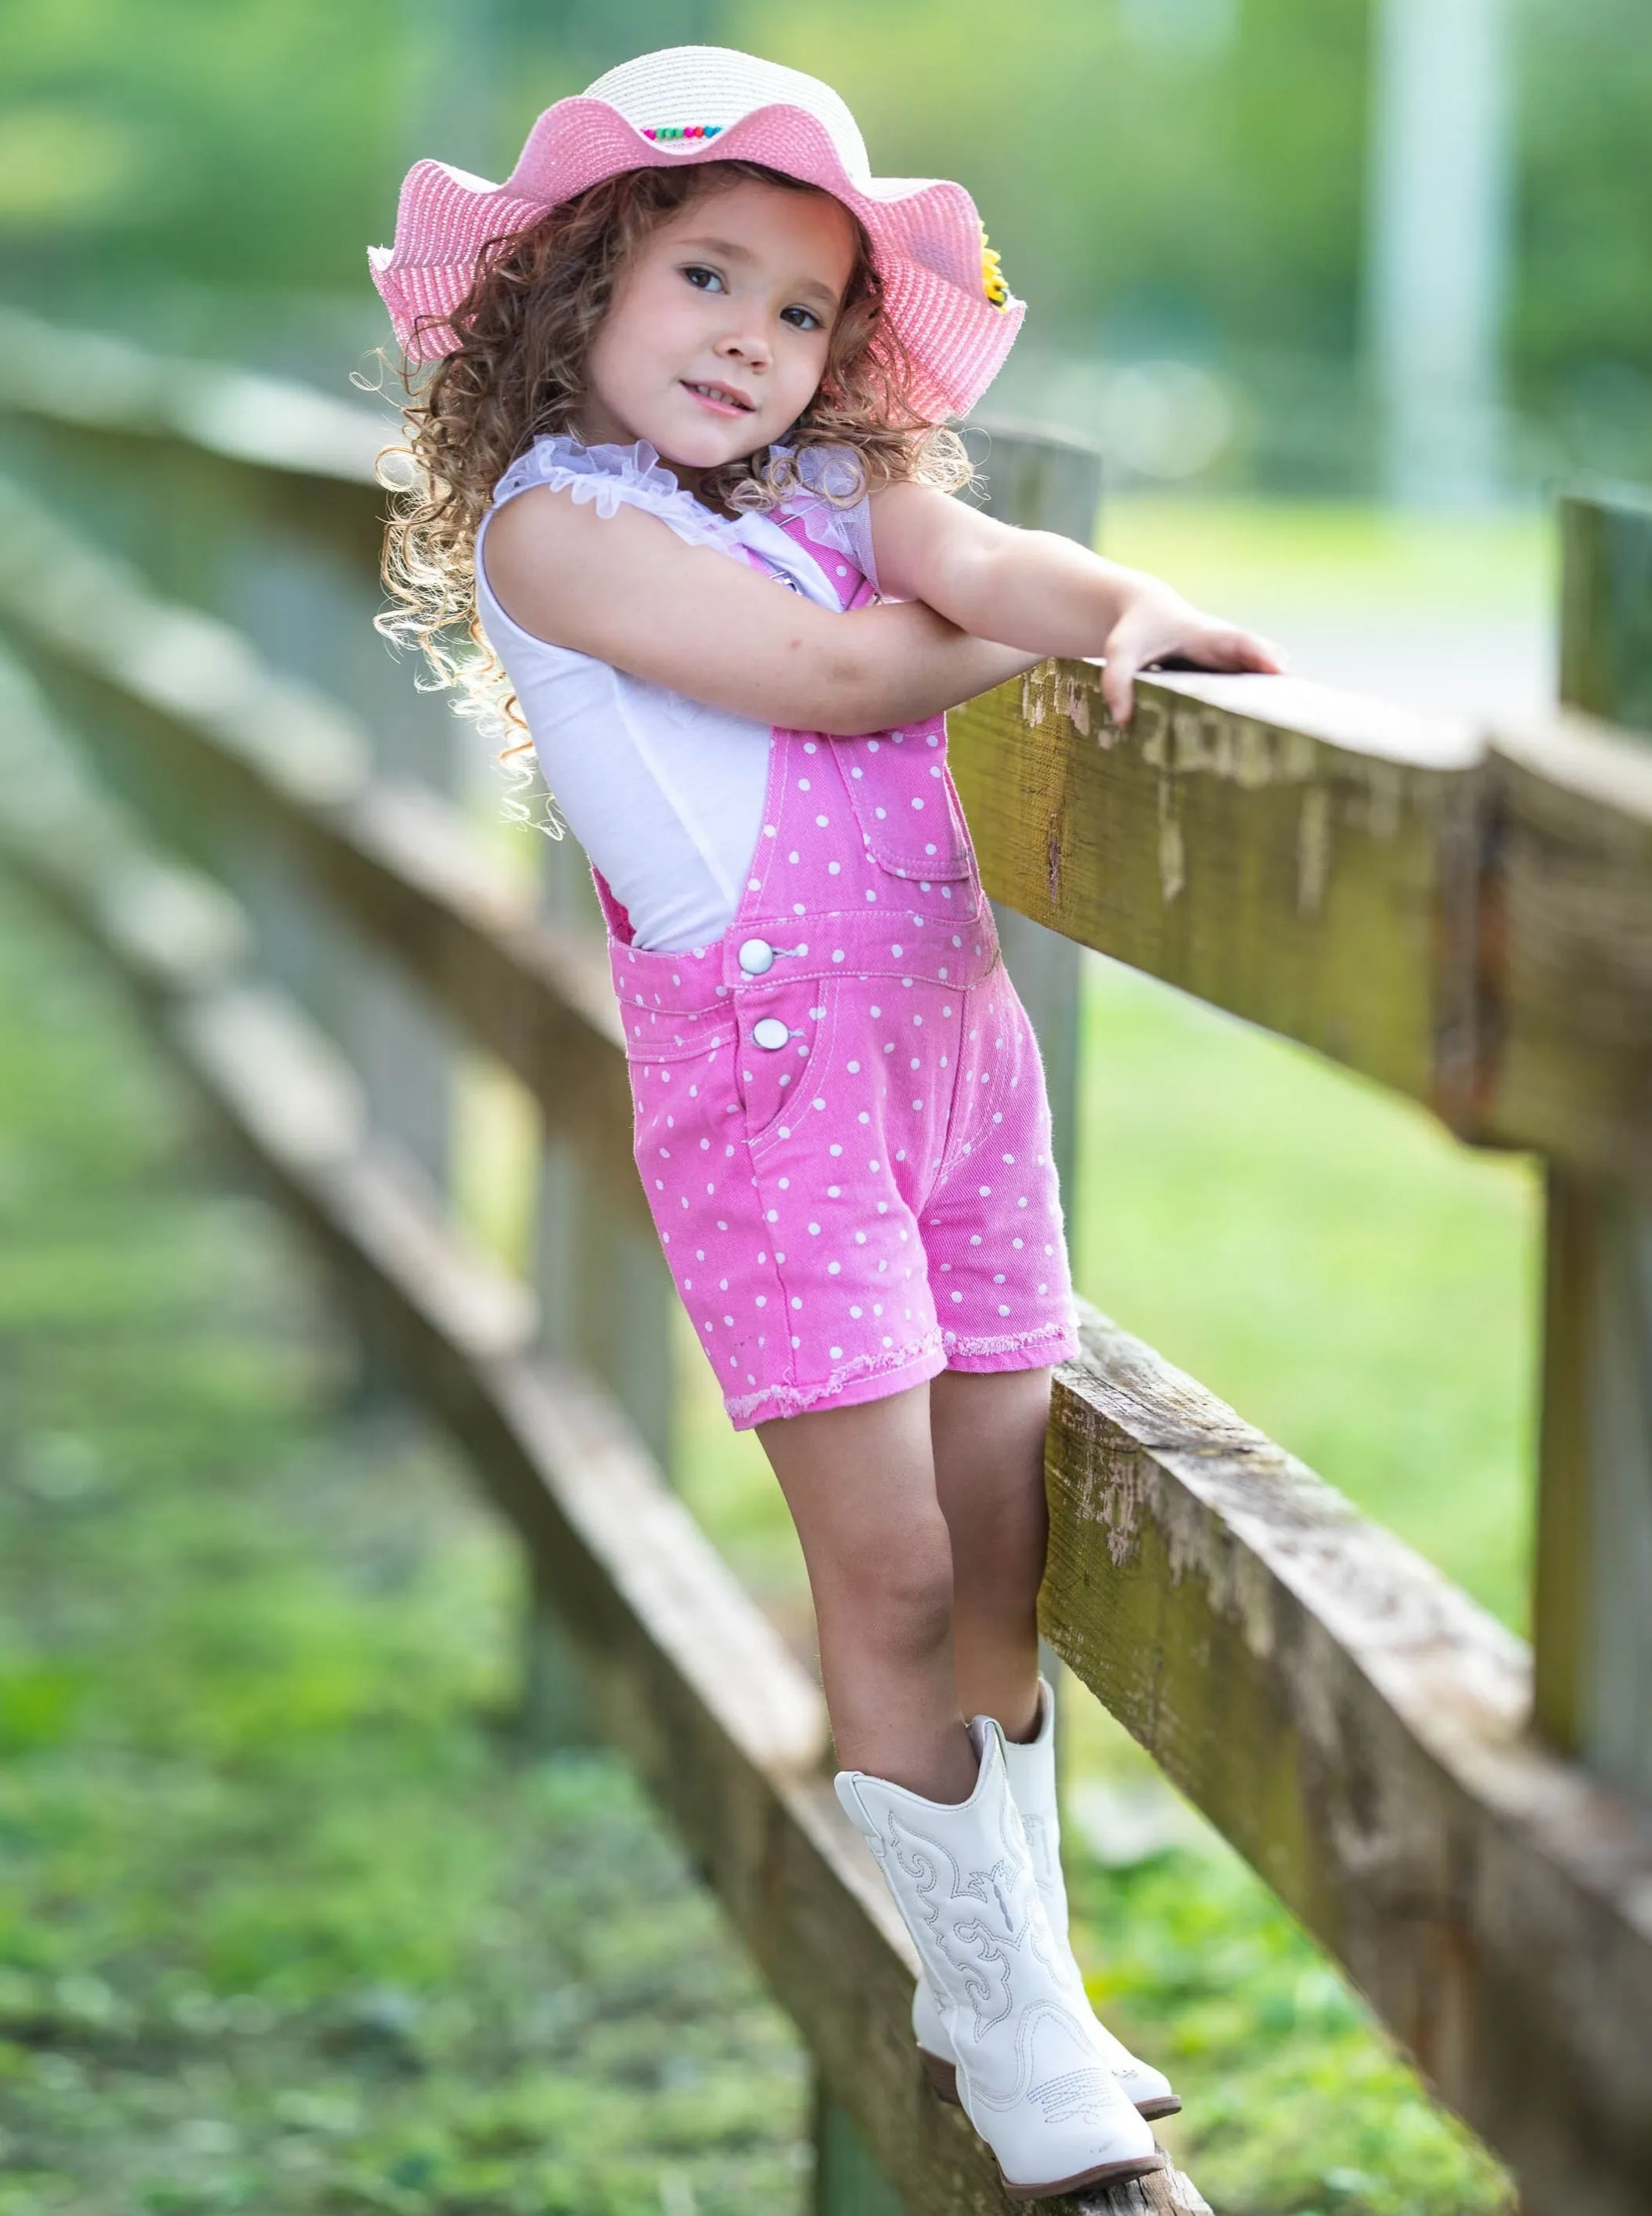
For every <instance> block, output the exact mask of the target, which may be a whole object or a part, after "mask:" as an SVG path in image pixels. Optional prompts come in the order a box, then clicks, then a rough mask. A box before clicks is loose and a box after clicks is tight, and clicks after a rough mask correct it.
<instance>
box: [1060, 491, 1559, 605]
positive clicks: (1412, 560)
mask: <svg viewBox="0 0 1652 2216" xmlns="http://www.w3.org/2000/svg"><path fill="white" fill-rule="evenodd" d="M1100 545H1101V550H1102V552H1103V553H1104V554H1106V555H1108V557H1110V558H1111V559H1112V560H1114V561H1115V562H1127V563H1131V564H1133V566H1134V567H1136V568H1138V569H1150V570H1151V571H1153V572H1154V573H1155V574H1157V575H1158V576H1163V577H1168V578H1169V579H1170V581H1171V582H1172V583H1174V584H1175V585H1176V587H1177V588H1178V589H1179V590H1180V591H1182V592H1184V593H1186V594H1188V598H1189V599H1191V600H1199V601H1206V602H1208V603H1209V604H1210V605H1212V606H1223V605H1225V604H1226V603H1227V601H1228V600H1230V598H1231V597H1232V596H1235V595H1239V594H1243V595H1244V597H1245V598H1246V599H1248V600H1258V601H1263V602H1267V603H1268V604H1270V605H1274V606H1289V607H1292V608H1294V609H1295V610H1296V611H1297V612H1299V613H1302V614H1306V613H1309V612H1322V613H1323V612H1336V611H1344V612H1345V611H1358V612H1365V613H1369V612H1371V611H1372V610H1373V608H1376V609H1379V610H1380V612H1382V613H1383V614H1384V615H1385V616H1391V615H1392V614H1394V613H1395V612H1406V611H1408V610H1416V609H1422V610H1425V611H1427V612H1429V613H1431V614H1435V615H1437V614H1439V613H1440V612H1442V611H1446V610H1449V611H1451V612H1455V613H1457V614H1459V615H1464V616H1472V615H1475V614H1485V613H1487V612H1495V613H1496V614H1499V615H1501V616H1504V617H1514V618H1515V619H1519V620H1520V621H1522V622H1524V623H1526V624H1528V625H1532V627H1534V628H1536V629H1539V630H1542V629H1546V628H1547V626H1548V625H1549V623H1550V621H1551V612H1552V610H1553V608H1554V606H1555V605H1556V601H1557V589H1558V588H1557V582H1556V562H1555V530H1554V525H1553V521H1552V520H1551V517H1550V516H1548V515H1547V514H1545V513H1543V512H1542V511H1540V510H1536V509H1533V510H1530V511H1525V510H1522V511H1517V512H1514V513H1508V512H1502V511H1498V512H1495V513H1492V514H1485V515H1473V514H1463V515H1452V514H1432V513H1430V514H1416V515H1408V514H1404V513H1403V512H1402V511H1398V510H1395V509H1391V508H1358V507H1353V506H1348V505H1343V504H1341V503H1338V502H1306V501H1297V502H1293V501H1232V502H1219V501H1203V500H1186V499H1183V500H1176V499H1165V498H1163V497H1158V498H1153V497H1151V496H1134V497H1126V498H1123V499H1112V498H1109V499H1108V501H1107V502H1105V503H1104V505H1103V507H1102V528H1101V532H1100Z"/></svg>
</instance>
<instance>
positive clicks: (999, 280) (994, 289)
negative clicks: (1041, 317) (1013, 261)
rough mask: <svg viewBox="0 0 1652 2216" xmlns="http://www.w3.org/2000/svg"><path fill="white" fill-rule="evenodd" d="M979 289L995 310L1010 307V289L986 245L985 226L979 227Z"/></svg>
mask: <svg viewBox="0 0 1652 2216" xmlns="http://www.w3.org/2000/svg"><path fill="white" fill-rule="evenodd" d="M981 289H982V291H983V292H985V293H986V297H987V299H989V300H990V301H991V302H992V305H993V306H994V307H995V308H1007V307H1008V306H1009V305H1010V287H1009V286H1007V285H1006V284H1005V283H1004V272H1003V270H1002V269H1000V268H999V267H998V255H996V254H995V253H994V251H993V250H992V248H991V247H990V246H989V245H988V244H987V243H986V225H985V224H983V225H981Z"/></svg>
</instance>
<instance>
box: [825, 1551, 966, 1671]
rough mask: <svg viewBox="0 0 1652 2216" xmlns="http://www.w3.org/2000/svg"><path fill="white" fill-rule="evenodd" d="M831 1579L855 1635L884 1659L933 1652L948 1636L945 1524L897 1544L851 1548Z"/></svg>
mask: <svg viewBox="0 0 1652 2216" xmlns="http://www.w3.org/2000/svg"><path fill="white" fill-rule="evenodd" d="M838 1569H839V1576H838V1579H834V1580H833V1583H834V1585H837V1587H838V1593H839V1595H840V1597H841V1603H842V1606H843V1612H844V1613H845V1614H846V1615H848V1616H851V1617H852V1618H853V1619H854V1625H855V1633H854V1635H855V1636H856V1638H857V1640H860V1641H862V1642H863V1644H865V1645H866V1646H868V1647H873V1648H875V1649H876V1650H877V1652H878V1653H880V1654H881V1655H882V1656H883V1657H884V1658H885V1659H890V1660H897V1659H900V1660H909V1661H911V1660H918V1659H922V1658H924V1657H925V1656H927V1655H930V1654H933V1653H936V1652H937V1650H938V1649H939V1648H940V1647H943V1646H944V1645H945V1643H946V1641H947V1640H949V1639H950V1637H951V1636H952V1613H953V1574H952V1550H951V1546H950V1543H949V1539H948V1536H947V1529H946V1525H945V1523H943V1522H942V1520H941V1519H940V1518H939V1517H937V1519H936V1523H935V1526H934V1528H933V1529H932V1530H924V1532H922V1533H919V1534H917V1535H909V1536H907V1537H906V1539H905V1540H904V1542H903V1543H902V1544H901V1545H900V1547H899V1548H878V1549H875V1550H874V1549H870V1548H869V1549H866V1550H860V1549H857V1550H856V1553H855V1557H854V1559H853V1560H849V1561H845V1562H844V1563H842V1564H840V1565H839V1566H838Z"/></svg>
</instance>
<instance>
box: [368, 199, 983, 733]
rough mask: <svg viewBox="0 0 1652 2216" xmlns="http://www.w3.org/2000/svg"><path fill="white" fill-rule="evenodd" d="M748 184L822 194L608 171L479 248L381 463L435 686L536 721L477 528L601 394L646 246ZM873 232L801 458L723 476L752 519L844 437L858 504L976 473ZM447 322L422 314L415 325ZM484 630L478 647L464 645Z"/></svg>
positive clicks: (386, 617)
mask: <svg viewBox="0 0 1652 2216" xmlns="http://www.w3.org/2000/svg"><path fill="white" fill-rule="evenodd" d="M743 178H752V179H756V180H758V182H762V183H765V184H771V185H779V186H782V187H784V188H786V189H788V190H789V191H795V192H813V191H814V190H816V189H817V188H815V187H814V186H812V185H806V184H803V183H801V182H800V181H799V180H798V179H796V178H795V177H789V176H786V175H783V173H782V172H781V171H779V170H777V169H767V168H765V167H763V166H761V165H759V164H758V163H753V162H706V163H696V164H695V165H694V166H693V167H691V168H685V169H627V170H623V171H622V172H621V173H620V174H619V175H617V176H612V177H605V178H604V179H603V180H602V181H601V182H599V183H597V184H594V185H592V186H590V187H589V188H587V189H586V191H584V192H582V193H579V194H575V196H574V198H573V199H572V200H564V201H563V202H562V203H561V204H560V205H559V206H556V207H553V208H551V209H550V210H549V211H548V212H546V213H545V214H544V215H543V216H541V217H540V218H539V219H538V220H537V222H535V223H533V224H531V225H529V226H528V227H527V228H526V229H525V230H523V231H515V232H513V233H511V234H509V235H508V236H506V237H499V238H494V239H490V240H489V241H488V243H487V244H486V245H485V246H484V247H483V248H482V251H481V253H480V254H479V255H478V256H477V259H476V280H475V282H474V283H473V284H472V286H471V287H470V291H469V292H467V293H466V295H465V297H464V299H463V300H462V301H461V302H460V304H459V305H458V308H457V309H455V311H453V314H452V316H451V318H450V319H449V321H450V322H451V329H452V330H453V333H454V334H455V335H456V336H457V338H458V346H457V348H454V350H453V351H452V352H451V353H449V354H445V355H444V356H443V358H442V359H441V360H439V361H438V362H437V363H436V365H435V366H434V367H433V370H432V371H431V372H429V374H428V376H427V378H426V379H425V380H424V382H423V383H422V385H417V384H415V373H414V372H413V371H412V369H411V368H410V367H409V366H408V364H407V363H406V362H403V363H402V366H401V368H400V371H399V375H400V378H401V382H402V390H403V391H404V392H405V393H406V395H407V398H406V400H405V402H404V403H403V409H402V413H403V416H404V419H405V422H406V424H407V440H406V443H405V445H402V446H392V447H390V448H387V449H386V451H385V453H384V455H383V456H381V458H380V470H379V477H380V482H381V483H384V484H385V485H386V486H387V487H388V488H389V489H390V490H391V492H392V493H393V495H394V498H393V500H392V502H391V510H390V520H389V523H388V526H387V527H386V531H385V538H384V583H385V587H386V588H387V590H388V592H389V594H390V598H391V600H392V602H393V603H394V605H393V606H390V607H389V608H387V609H385V610H384V612H382V613H381V614H380V615H379V616H378V617H377V618H376V619H375V620H376V623H377V625H378V629H379V630H380V631H382V632H383V633H384V636H385V637H387V638H389V639H390V640H391V641H392V642H393V643H396V644H397V645H400V646H415V647H417V648H419V649H421V650H422V652H423V654H424V656H425V657H426V659H427V662H428V663H429V666H430V669H431V672H432V673H433V674H432V675H431V676H429V677H427V679H426V680H425V681H426V683H427V684H428V685H431V686H433V687H435V688H439V687H442V686H457V687H458V688H460V689H461V690H462V692H463V693H464V695H465V696H466V698H465V700H464V703H463V704H462V705H463V706H464V709H465V710H466V711H468V712H470V713H472V714H475V715H477V716H479V717H482V719H483V720H484V721H488V722H492V723H495V725H496V726H497V725H502V726H504V727H505V729H507V730H508V729H511V728H512V727H513V728H514V729H515V730H517V731H521V730H523V729H524V728H525V727H524V725H523V721H522V717H521V714H520V712H519V710H518V707H517V705H516V701H515V699H514V698H513V695H512V694H511V692H510V689H509V684H508V680H507V679H506V676H505V673H504V671H503V669H502V668H501V666H500V663H499V661H498V659H497V657H496V656H494V652H493V650H492V649H491V647H490V646H489V645H488V640H487V637H486V636H485V634H484V633H483V632H482V629H481V627H480V625H479V624H478V622H477V619H476V570H475V556H476V532H477V528H478V526H480V524H481V522H482V518H483V517H484V516H485V515H486V514H487V512H488V505H489V502H491V500H492V498H493V493H494V486H495V485H496V484H497V483H498V482H499V480H500V478H501V477H502V476H503V475H504V473H505V471H507V469H508V468H509V467H510V465H511V464H512V463H513V461H515V460H516V459H517V458H518V457H519V455H521V454H524V453H525V452H527V451H528V449H529V447H530V446H531V445H532V444H533V441H534V440H535V439H537V438H539V437H540V436H542V435H543V434H546V433H548V432H556V431H564V430H567V429H568V428H570V426H571V424H572V422H573V420H574V416H575V414H576V413H577V411H578V409H580V405H581V403H583V402H584V401H585V400H586V397H588V394H589V391H590V387H589V385H588V382H587V379H586V362H587V360H588V358H589V354H590V350H591V342H592V340H593V337H594V335H595V334H596V332H597V329H598V328H599V325H600V323H601V322H602V319H603V317H604V316H605V314H606V312H607V311H608V308H609V305H610V304H611V301H612V300H613V299H614V296H615V292H616V290H617V286H618V285H619V282H620V280H621V279H622V278H623V275H624V274H625V273H626V271H627V269H628V268H629V267H630V265H631V263H632V262H633V260H634V258H635V256H636V253H637V250H638V249H639V248H640V247H641V246H642V244H643V243H644V242H645V241H646V240H647V239H648V237H650V236H651V234H652V233H653V232H654V231H657V230H658V229H659V228H660V225H662V224H664V223H666V221H668V220H669V219H670V218H671V217H672V216H673V215H674V214H676V213H677V212H679V210H681V209H685V208H686V207H688V206H691V205H692V204H693V203H694V202H695V201H697V200H700V199H702V198H704V197H706V196H708V195H709V194H713V193H715V192H717V191H719V190H724V189H727V188H728V187H729V186H731V185H733V184H734V183H736V182H739V181H740V180H741V179H743ZM851 219H852V218H851ZM855 230H856V234H857V240H856V255H855V263H854V268H853V269H852V271H851V275H850V280H849V284H848V286H847V288H846V290H845V292H844V301H843V305H842V308H841V309H840V311H839V312H838V319H837V322H836V323H835V324H834V326H833V328H832V335H831V339H830V342H829V344H828V348H827V354H826V370H825V372H824V374H823V376H822V378H821V380H820V385H819V387H818V388H817V390H816V391H815V393H814V398H813V399H812V400H811V401H810V402H809V404H808V407H807V408H806V409H804V410H803V413H802V414H801V416H799V417H798V419H797V421H796V422H795V423H794V424H793V425H792V426H791V428H790V429H789V432H788V433H787V439H786V443H787V445H788V446H789V448H790V449H792V450H793V451H790V452H785V453H778V452H776V451H775V449H774V447H773V446H762V447H759V448H758V450H757V452H754V453H752V454H749V455H747V456H746V457H744V458H743V459H736V460H734V461H732V462H728V463H726V464H725V465H723V466H722V468H721V469H717V470H715V471H708V472H707V473H706V475H705V477H704V478H703V481H702V486H701V497H702V499H703V500H706V501H708V502H714V503H717V504H720V505H721V506H722V508H726V509H732V510H734V511H735V512H737V513H738V512H740V511H741V510H746V509H757V510H765V509H769V508H774V507H775V506H777V503H778V502H780V501H782V500H783V499H784V498H785V497H786V496H787V495H788V494H789V492H791V491H793V490H794V489H796V488H797V487H798V486H799V485H800V484H801V482H802V480H801V475H800V472H799V470H798V466H797V464H798V460H799V459H800V458H801V454H802V452H803V451H804V450H805V449H807V448H808V447H810V446H828V445H829V446H838V447H845V448H847V449H849V450H850V455H851V459H852V462H853V464H854V465H855V473H856V477H857V482H856V483H854V484H853V485H852V486H850V487H849V488H848V489H844V488H843V487H841V486H839V487H838V489H835V490H832V491H827V490H825V489H822V490H821V493H820V496H821V497H823V498H825V499H827V500H829V501H831V502H832V504H833V505H837V506H847V505H851V504H852V503H853V502H856V501H857V500H859V499H860V498H862V497H863V495H864V494H865V493H868V492H871V491H875V490H876V489H877V488H878V487H879V486H881V485H885V484H890V483H896V482H898V481H900V480H906V479H916V480H917V481H918V482H920V483H925V484H932V485H937V486H938V487H939V488H940V489H942V490H943V491H947V492H952V491H955V490H957V489H959V488H960V487H961V486H963V485H966V484H967V483H969V482H970V481H971V478H972V477H973V469H972V466H971V464H970V460H969V457H968V455H967V452H966V451H965V448H964V445H963V441H962V440H961V439H960V438H959V436H958V434H957V433H956V432H955V431H954V430H952V429H950V428H948V427H947V426H946V425H945V424H943V423H937V422H933V421H930V419H928V418H926V417H924V416H922V415H921V414H919V413H918V411H917V410H916V409H914V408H913V407H912V405H911V403H910V401H909V399H908V397H907V396H908V394H909V392H910V391H911V388H912V381H913V379H912V366H911V364H910V361H909V360H908V357H907V355H906V351H905V349H904V348H903V347H902V346H901V343H900V337H899V335H898V334H897V333H896V331H895V330H894V327H893V325H892V324H891V323H889V322H888V320H887V317H886V316H885V313H884V307H883V286H882V282H881V278H880V276H879V274H878V270H877V267H876V264H875V262H874V260H873V256H872V249H871V243H870V241H869V238H868V237H867V235H866V232H865V230H864V228H863V226H862V225H861V224H860V223H859V222H858V220H855ZM437 322H439V318H437V317H426V318H421V323H420V325H419V326H417V327H415V328H416V329H423V328H425V327H426V326H427V325H428V324H432V323H437ZM398 459H399V467H398V466H397V463H398ZM832 474H834V475H835V473H832ZM464 637H469V639H470V641H471V643H472V645H473V647H474V648H475V649H476V651H475V652H474V653H472V654H466V653H464V648H463V644H462V641H463V639H464ZM525 743H526V742H525V741H524V742H522V745H525ZM521 750H522V747H521V746H518V747H513V748H507V754H509V753H519V752H520V751H521Z"/></svg>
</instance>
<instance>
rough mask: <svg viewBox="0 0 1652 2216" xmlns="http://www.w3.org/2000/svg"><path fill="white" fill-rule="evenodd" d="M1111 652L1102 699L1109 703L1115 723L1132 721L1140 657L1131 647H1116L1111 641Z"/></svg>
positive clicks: (1109, 709) (1108, 706)
mask: <svg viewBox="0 0 1652 2216" xmlns="http://www.w3.org/2000/svg"><path fill="white" fill-rule="evenodd" d="M1108 649H1109V651H1108V656H1107V662H1106V665H1105V667H1104V668H1103V669H1102V699H1103V700H1104V701H1106V703H1107V712H1108V715H1109V716H1111V717H1112V718H1113V720H1114V722H1115V723H1119V724H1124V723H1128V722H1129V721H1130V717H1131V716H1132V714H1133V711H1134V709H1135V693H1134V690H1133V687H1134V680H1135V675H1136V672H1137V670H1138V669H1139V668H1140V666H1141V662H1140V656H1139V655H1137V654H1136V653H1134V652H1133V650H1132V649H1130V648H1129V647H1115V646H1114V645H1113V642H1112V641H1111V640H1110V639H1109V640H1108Z"/></svg>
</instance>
